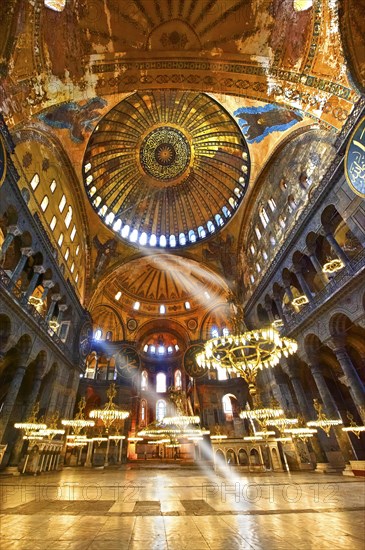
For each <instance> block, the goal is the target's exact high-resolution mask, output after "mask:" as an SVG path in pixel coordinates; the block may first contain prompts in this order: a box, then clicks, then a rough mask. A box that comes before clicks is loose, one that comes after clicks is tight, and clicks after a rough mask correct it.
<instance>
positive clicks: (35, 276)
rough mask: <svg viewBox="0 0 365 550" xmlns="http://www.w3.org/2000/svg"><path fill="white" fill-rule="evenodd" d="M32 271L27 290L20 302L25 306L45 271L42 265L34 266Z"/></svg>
mask: <svg viewBox="0 0 365 550" xmlns="http://www.w3.org/2000/svg"><path fill="white" fill-rule="evenodd" d="M33 271H34V273H33V277H32V278H31V280H30V283H29V285H28V288H27V290H26V292H25V294H24V296H23V298H22V302H24V303H25V304H26V303H28V300H29V298H30V297H31V296H32V294H33V292H34V290H35V288H36V286H37V284H38V281H39V277H40V275H41V274H42V273H44V272H45V271H46V270H45V268H44V267H43V266H42V265H36V266H35V268H34V269H33Z"/></svg>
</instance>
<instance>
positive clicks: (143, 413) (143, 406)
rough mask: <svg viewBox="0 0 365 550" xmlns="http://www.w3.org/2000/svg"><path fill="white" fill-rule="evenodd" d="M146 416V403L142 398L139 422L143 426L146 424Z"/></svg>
mask: <svg viewBox="0 0 365 550" xmlns="http://www.w3.org/2000/svg"><path fill="white" fill-rule="evenodd" d="M146 417H147V403H146V401H145V400H144V399H142V401H141V421H140V424H141V425H142V426H144V425H145V424H146Z"/></svg>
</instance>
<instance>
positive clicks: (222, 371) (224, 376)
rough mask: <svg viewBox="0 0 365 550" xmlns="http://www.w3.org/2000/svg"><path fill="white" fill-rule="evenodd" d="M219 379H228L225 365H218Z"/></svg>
mask: <svg viewBox="0 0 365 550" xmlns="http://www.w3.org/2000/svg"><path fill="white" fill-rule="evenodd" d="M217 374H218V380H227V370H226V369H225V368H223V367H220V366H217Z"/></svg>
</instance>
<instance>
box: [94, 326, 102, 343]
mask: <svg viewBox="0 0 365 550" xmlns="http://www.w3.org/2000/svg"><path fill="white" fill-rule="evenodd" d="M102 335H103V332H102V330H101V328H97V329H96V331H95V334H94V340H101V337H102Z"/></svg>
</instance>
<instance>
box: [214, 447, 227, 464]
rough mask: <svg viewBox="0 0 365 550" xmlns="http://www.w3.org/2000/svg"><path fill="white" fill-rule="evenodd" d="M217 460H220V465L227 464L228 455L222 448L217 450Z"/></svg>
mask: <svg viewBox="0 0 365 550" xmlns="http://www.w3.org/2000/svg"><path fill="white" fill-rule="evenodd" d="M215 461H216V462H218V466H223V465H225V464H226V457H225V454H224V452H223V451H222V450H221V449H217V450H216V452H215Z"/></svg>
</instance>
